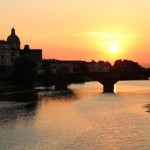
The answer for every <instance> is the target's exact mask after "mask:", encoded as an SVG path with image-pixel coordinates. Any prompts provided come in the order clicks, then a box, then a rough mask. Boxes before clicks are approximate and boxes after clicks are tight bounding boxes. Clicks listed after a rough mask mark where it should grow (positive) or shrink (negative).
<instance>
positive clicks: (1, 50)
mask: <svg viewBox="0 0 150 150" xmlns="http://www.w3.org/2000/svg"><path fill="white" fill-rule="evenodd" d="M20 45H21V42H20V39H19V37H18V36H17V35H16V32H15V28H14V27H13V28H12V29H11V34H10V35H9V36H8V37H7V40H6V41H5V40H0V66H8V67H9V66H11V65H13V63H14V60H15V59H16V57H18V56H20V55H24V54H26V53H24V50H25V48H27V45H25V48H24V49H23V50H22V49H20ZM28 50H29V53H28V54H29V55H30V56H31V57H33V59H34V60H35V61H37V62H40V61H41V60H42V50H41V49H30V48H29V46H28Z"/></svg>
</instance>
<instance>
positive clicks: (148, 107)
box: [144, 104, 150, 113]
mask: <svg viewBox="0 0 150 150" xmlns="http://www.w3.org/2000/svg"><path fill="white" fill-rule="evenodd" d="M144 107H145V108H146V109H147V110H146V112H148V113H150V104H146V105H145V106H144Z"/></svg>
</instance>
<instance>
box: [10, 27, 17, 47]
mask: <svg viewBox="0 0 150 150" xmlns="http://www.w3.org/2000/svg"><path fill="white" fill-rule="evenodd" d="M7 42H8V43H9V44H11V45H18V47H20V39H19V37H18V36H17V35H16V34H15V29H14V28H12V30H11V35H9V36H8V38H7Z"/></svg>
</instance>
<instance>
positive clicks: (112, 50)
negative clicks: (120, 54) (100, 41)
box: [109, 45, 118, 53]
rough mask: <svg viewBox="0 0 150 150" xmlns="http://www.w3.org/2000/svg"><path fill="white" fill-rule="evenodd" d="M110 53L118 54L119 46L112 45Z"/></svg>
mask: <svg viewBox="0 0 150 150" xmlns="http://www.w3.org/2000/svg"><path fill="white" fill-rule="evenodd" d="M109 51H110V52H112V53H116V52H117V51H118V46H117V45H110V46H109Z"/></svg>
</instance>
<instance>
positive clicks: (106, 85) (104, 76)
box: [53, 72, 149, 93]
mask: <svg viewBox="0 0 150 150" xmlns="http://www.w3.org/2000/svg"><path fill="white" fill-rule="evenodd" d="M83 78H90V80H91V81H92V80H93V81H98V82H100V83H101V84H102V85H103V92H105V93H108V92H114V85H115V83H117V82H118V81H128V80H149V75H147V74H144V73H134V72H128V73H110V72H109V73H102V72H99V73H78V74H64V75H54V76H53V79H54V85H55V89H56V90H64V89H67V85H68V84H71V83H75V82H76V81H78V79H83Z"/></svg>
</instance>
